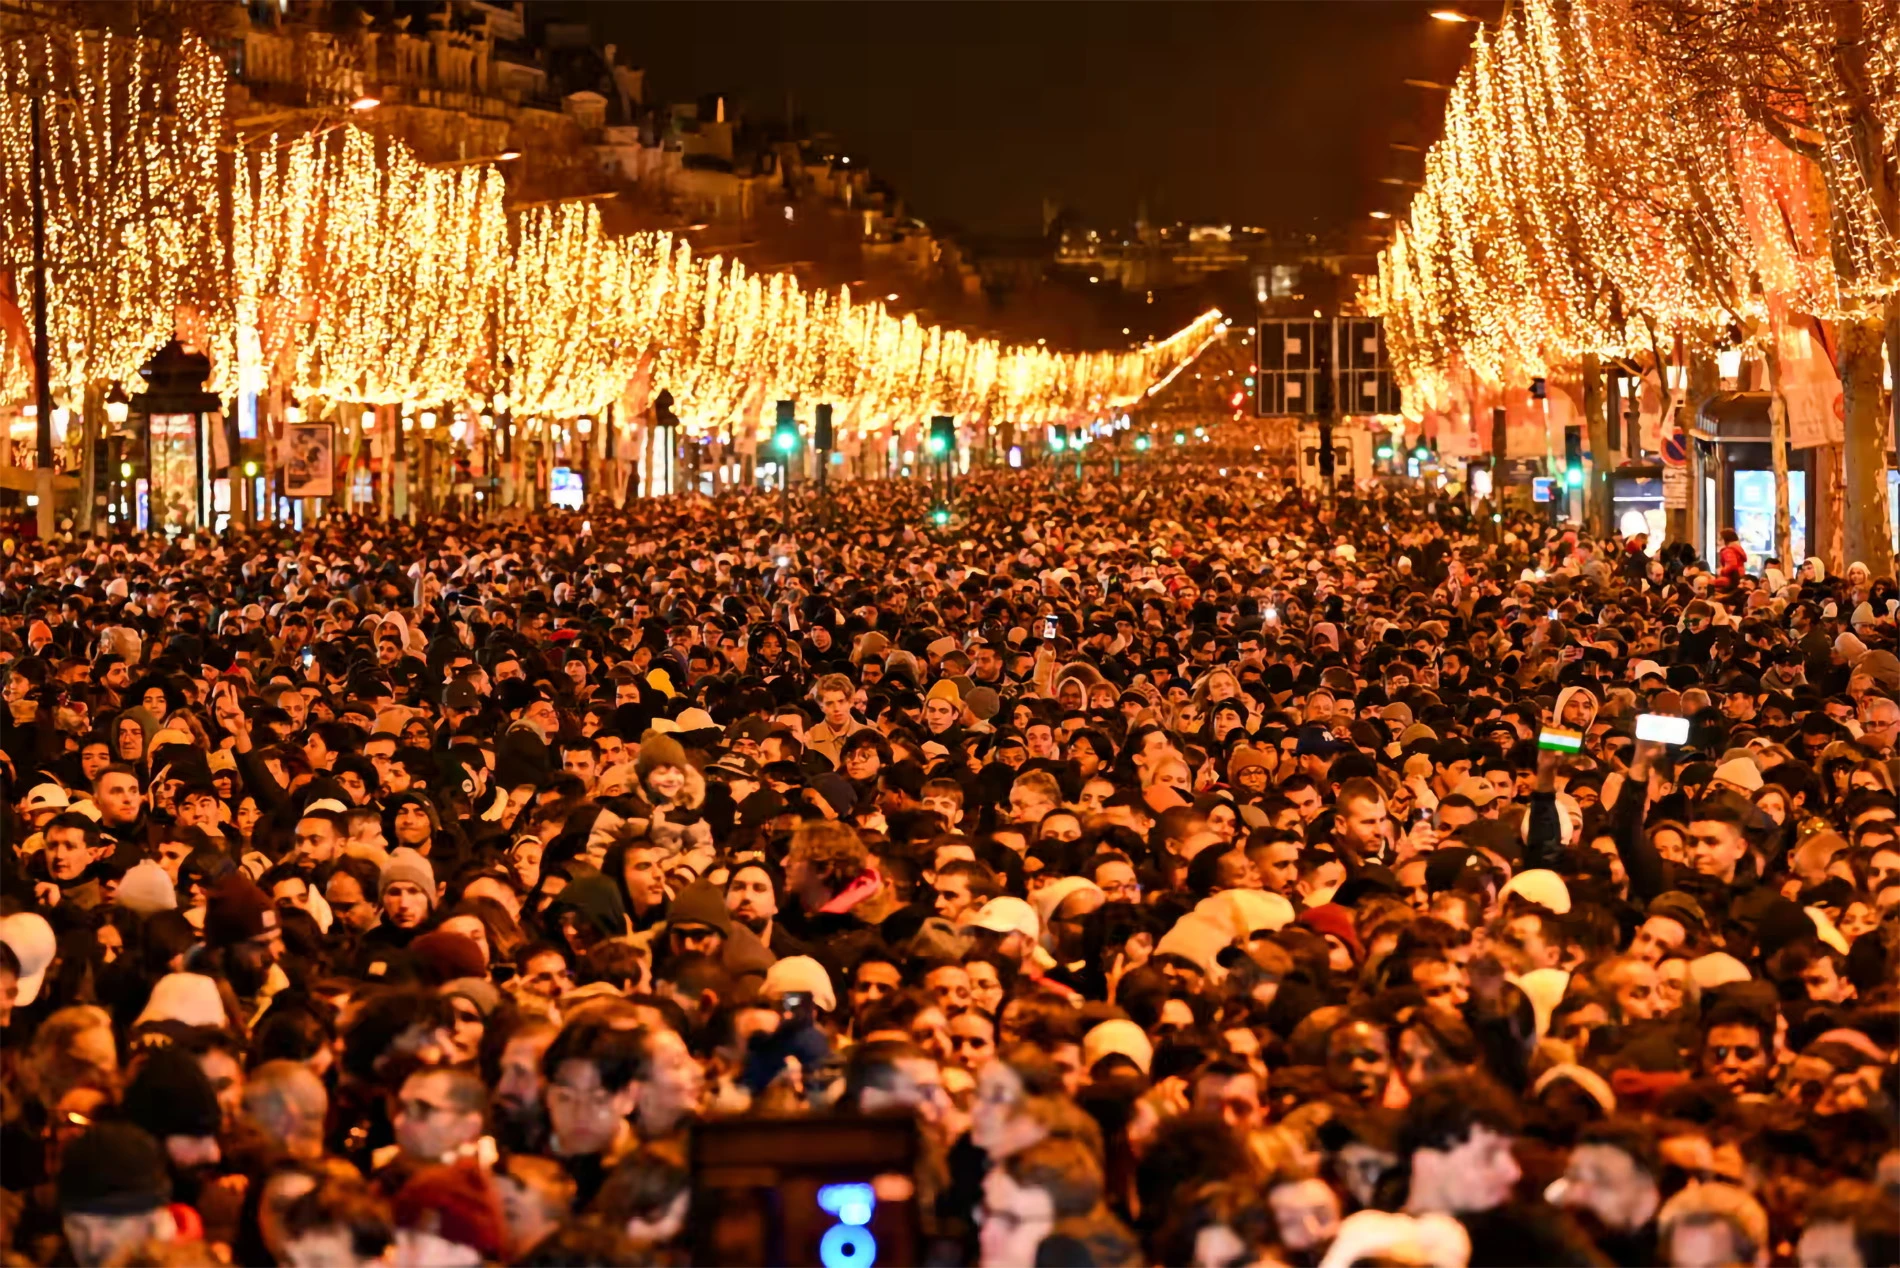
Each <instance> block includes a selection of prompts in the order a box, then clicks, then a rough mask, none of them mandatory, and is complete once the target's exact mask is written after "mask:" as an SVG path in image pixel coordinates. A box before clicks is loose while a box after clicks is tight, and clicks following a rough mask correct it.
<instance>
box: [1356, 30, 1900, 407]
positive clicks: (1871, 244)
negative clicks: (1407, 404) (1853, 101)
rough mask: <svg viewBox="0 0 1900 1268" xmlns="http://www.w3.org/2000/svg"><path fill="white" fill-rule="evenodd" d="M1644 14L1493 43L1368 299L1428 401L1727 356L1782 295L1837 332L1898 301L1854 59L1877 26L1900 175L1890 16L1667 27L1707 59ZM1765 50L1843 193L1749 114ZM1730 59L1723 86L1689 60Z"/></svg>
mask: <svg viewBox="0 0 1900 1268" xmlns="http://www.w3.org/2000/svg"><path fill="white" fill-rule="evenodd" d="M1646 3H1648V0H1527V2H1525V3H1522V4H1519V5H1516V6H1513V7H1512V9H1511V11H1510V13H1509V15H1508V16H1507V18H1506V20H1505V21H1504V22H1503V23H1502V24H1501V25H1500V26H1499V28H1498V29H1496V30H1487V31H1483V32H1481V33H1480V34H1479V36H1478V38H1477V39H1476V41H1475V42H1474V45H1473V50H1472V54H1471V58H1470V61H1469V63H1468V64H1467V66H1466V67H1465V69H1464V71H1463V72H1462V73H1461V74H1460V76H1459V78H1458V81H1457V83H1456V84H1455V85H1454V88H1453V91H1452V92H1451V94H1450V96H1449V99H1448V102H1447V107H1446V114H1445V126H1444V135H1443V138H1442V139H1441V140H1440V141H1439V142H1438V143H1437V144H1436V145H1434V146H1433V147H1432V149H1431V151H1430V153H1429V154H1428V155H1427V158H1426V164H1425V179H1424V181H1423V183H1422V186H1421V188H1420V189H1419V191H1418V193H1417V194H1416V196H1415V197H1414V199H1413V201H1412V205H1411V208H1410V210H1409V212H1408V214H1407V215H1406V217H1405V218H1404V220H1403V221H1402V222H1400V223H1399V224H1398V225H1397V226H1395V232H1394V235H1393V238H1392V241H1391V243H1390V244H1389V245H1388V247H1387V248H1386V249H1385V251H1383V252H1382V253H1381V255H1380V258H1379V265H1378V269H1377V272H1376V274H1375V275H1374V276H1373V277H1372V278H1370V279H1369V280H1368V281H1367V283H1366V284H1365V286H1364V287H1363V288H1362V293H1361V298H1362V301H1363V302H1364V303H1365V304H1366V306H1367V307H1368V309H1369V310H1370V311H1372V312H1376V313H1378V314H1381V315H1382V316H1383V317H1384V318H1385V319H1386V325H1387V337H1388V342H1389V345H1390V347H1391V349H1392V352H1393V357H1394V360H1395V361H1396V362H1397V364H1398V365H1399V367H1400V370H1401V373H1402V375H1403V376H1404V377H1405V378H1406V379H1408V380H1409V382H1410V385H1411V386H1412V387H1413V389H1414V391H1415V392H1416V393H1419V394H1422V395H1426V396H1432V395H1438V394H1442V390H1443V388H1444V387H1445V386H1446V385H1447V384H1448V383H1450V382H1452V381H1457V380H1461V379H1462V377H1463V376H1465V375H1470V376H1472V377H1473V378H1475V379H1476V380H1477V381H1478V382H1480V383H1484V384H1490V385H1493V386H1495V385H1499V384H1505V383H1522V382H1524V381H1527V380H1528V378H1529V377H1531V376H1533V375H1541V374H1550V373H1553V372H1556V371H1558V370H1560V369H1561V368H1563V367H1574V366H1575V365H1576V364H1577V361H1578V359H1579V358H1580V357H1581V356H1582V355H1584V354H1586V353H1599V354H1622V353H1626V352H1634V351H1649V350H1650V349H1651V347H1652V346H1653V341H1654V340H1655V339H1656V338H1657V336H1658V333H1659V332H1660V333H1661V334H1662V335H1663V336H1671V335H1676V334H1680V335H1683V336H1685V337H1686V338H1687V339H1688V340H1689V341H1690V342H1691V344H1692V346H1695V345H1699V346H1704V347H1706V346H1708V344H1709V343H1710V341H1711V340H1713V339H1715V338H1719V337H1720V332H1722V331H1725V330H1727V329H1728V327H1729V326H1730V324H1731V323H1734V322H1740V323H1744V324H1745V323H1747V322H1748V321H1749V320H1750V319H1752V318H1755V317H1759V316H1760V315H1762V314H1763V313H1764V312H1765V311H1766V307H1767V303H1768V300H1769V298H1770V297H1779V298H1780V299H1782V300H1783V301H1785V302H1786V303H1787V304H1788V305H1789V306H1790V307H1792V308H1794V309H1795V310H1797V311H1802V312H1807V313H1811V314H1813V315H1816V316H1821V317H1838V316H1846V315H1851V314H1852V313H1853V312H1855V311H1866V310H1867V309H1868V306H1869V305H1871V304H1874V303H1876V302H1878V301H1879V300H1880V299H1881V298H1883V297H1884V296H1886V295H1890V294H1892V293H1894V291H1895V290H1896V289H1900V249H1897V247H1896V242H1897V239H1896V231H1897V230H1900V225H1895V224H1893V223H1891V220H1892V217H1891V215H1889V214H1885V213H1883V211H1882V208H1881V206H1880V204H1879V201H1878V199H1876V198H1875V197H1874V196H1873V194H1872V192H1871V190H1870V187H1869V186H1870V182H1869V180H1868V178H1867V175H1866V171H1865V167H1864V164H1865V161H1866V159H1865V153H1864V150H1863V151H1856V150H1855V144H1856V140H1857V134H1856V133H1855V132H1854V127H1855V126H1857V125H1856V124H1855V122H1854V117H1853V113H1852V110H1851V109H1850V103H1849V101H1848V96H1849V92H1848V85H1845V84H1844V83H1843V82H1842V77H1841V75H1840V73H1839V70H1838V65H1839V63H1840V58H1839V57H1838V56H1837V54H1839V53H1840V51H1841V50H1842V49H1843V48H1844V47H1846V46H1849V45H1850V44H1851V41H1850V40H1849V34H1850V24H1849V22H1848V17H1849V16H1851V13H1852V12H1853V11H1858V12H1861V13H1862V15H1863V16H1864V18H1865V19H1866V20H1865V21H1864V22H1862V23H1861V24H1860V26H1859V27H1858V28H1852V29H1853V30H1857V31H1858V35H1857V36H1856V37H1855V38H1857V39H1858V40H1859V43H1858V44H1853V45H1852V48H1853V49H1856V50H1858V51H1859V52H1861V53H1862V54H1864V58H1863V62H1862V64H1863V66H1864V67H1865V75H1864V80H1865V82H1864V83H1861V84H1859V85H1858V86H1857V89H1858V91H1859V92H1860V93H1861V94H1862V96H1863V97H1864V96H1866V95H1867V94H1872V96H1873V98H1874V100H1875V105H1874V112H1875V117H1876V119H1877V121H1878V132H1879V140H1880V142H1881V143H1882V144H1884V145H1886V146H1887V147H1888V148H1887V150H1886V153H1887V154H1889V155H1891V154H1892V152H1893V146H1894V143H1895V141H1896V140H1897V139H1900V105H1896V104H1895V103H1896V99H1900V24H1896V23H1894V22H1892V21H1890V20H1882V19H1881V18H1880V16H1879V11H1880V9H1881V7H1882V3H1884V0H1846V3H1842V2H1840V0H1776V2H1775V3H1773V4H1752V3H1751V4H1744V3H1741V0H1678V2H1677V3H1674V4H1673V5H1671V6H1668V7H1667V9H1666V14H1667V18H1668V20H1670V21H1680V20H1683V15H1684V14H1690V15H1691V16H1692V17H1694V18H1695V19H1696V20H1697V21H1698V22H1701V23H1703V24H1704V25H1703V27H1701V28H1698V29H1701V30H1706V31H1712V32H1714V33H1715V36H1714V38H1712V41H1711V43H1710V44H1708V45H1706V46H1705V45H1700V44H1691V43H1689V42H1688V41H1685V40H1682V39H1676V40H1673V41H1672V40H1668V39H1658V38H1656V37H1655V21H1654V15H1655V13H1656V12H1658V10H1657V9H1656V8H1655V6H1651V7H1650V8H1648V9H1646V8H1645V5H1646ZM1856 5H1858V6H1859V9H1858V10H1856V9H1855V6H1856ZM1891 7H1892V6H1891V5H1890V4H1888V5H1886V8H1887V9H1888V10H1889V11H1890V10H1891ZM1751 24H1753V25H1751ZM1761 48H1765V49H1768V50H1770V51H1771V52H1773V53H1774V67H1773V71H1772V74H1773V75H1774V76H1777V77H1778V78H1777V79H1776V80H1775V81H1774V83H1773V85H1772V89H1773V93H1772V94H1771V95H1775V94H1778V95H1776V96H1775V100H1776V101H1777V102H1778V103H1779V104H1780V105H1781V107H1782V108H1783V109H1784V110H1786V111H1792V112H1794V113H1795V114H1796V115H1797V116H1798V117H1799V119H1800V120H1801V122H1802V123H1803V125H1804V127H1805V129H1806V131H1805V133H1804V136H1805V137H1806V139H1808V140H1809V141H1811V142H1812V145H1811V149H1812V156H1813V159H1814V161H1815V163H1816V164H1817V165H1818V168H1819V170H1820V173H1821V174H1822V175H1824V176H1825V177H1826V179H1825V182H1823V181H1821V180H1815V179H1808V178H1807V177H1808V175H1809V174H1810V173H1809V170H1808V169H1806V167H1805V164H1806V162H1807V160H1804V159H1798V158H1796V157H1795V155H1794V153H1793V151H1792V150H1790V149H1789V148H1788V147H1787V146H1786V145H1785V144H1783V143H1782V142H1781V141H1779V140H1777V139H1776V138H1775V137H1774V136H1772V135H1771V134H1770V133H1769V132H1768V131H1765V130H1764V126H1763V122H1762V119H1761V111H1760V110H1759V108H1755V109H1751V101H1750V99H1749V98H1748V97H1747V96H1746V95H1745V94H1746V93H1747V92H1748V91H1750V87H1749V80H1748V76H1749V75H1751V74H1753V75H1755V76H1757V78H1759V77H1760V76H1761V75H1763V74H1767V73H1769V72H1766V71H1763V70H1762V69H1761V68H1760V67H1753V66H1748V65H1744V64H1742V63H1743V62H1744V61H1745V60H1746V58H1747V57H1748V56H1761V57H1762V58H1763V60H1764V61H1767V60H1770V59H1769V58H1768V57H1767V56H1766V55H1763V54H1760V53H1757V52H1755V51H1754V50H1757V49H1761ZM1738 49H1739V50H1741V51H1740V52H1737V51H1736V50H1738ZM1718 56H1719V57H1727V58H1729V62H1724V63H1722V66H1721V68H1720V70H1719V73H1715V74H1690V73H1687V68H1686V67H1685V66H1684V64H1682V63H1681V62H1679V61H1677V60H1673V59H1676V58H1691V57H1703V58H1705V60H1708V59H1715V58H1717V57H1718ZM1731 62H1732V63H1733V64H1732V65H1731V64H1730V63H1731ZM1725 77H1726V79H1725ZM1730 85H1733V86H1730ZM1754 90H1755V91H1756V92H1757V95H1759V92H1760V89H1759V85H1758V84H1757V85H1755V86H1754ZM1841 199H1845V200H1846V202H1847V203H1848V204H1851V205H1845V206H1844V205H1839V200H1841Z"/></svg>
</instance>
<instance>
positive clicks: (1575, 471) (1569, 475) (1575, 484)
mask: <svg viewBox="0 0 1900 1268" xmlns="http://www.w3.org/2000/svg"><path fill="white" fill-rule="evenodd" d="M1564 483H1565V484H1567V485H1569V486H1570V487H1571V488H1573V489H1581V488H1582V487H1583V468H1582V467H1571V468H1570V469H1569V470H1567V471H1565V472H1564Z"/></svg>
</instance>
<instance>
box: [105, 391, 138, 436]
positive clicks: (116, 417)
mask: <svg viewBox="0 0 1900 1268" xmlns="http://www.w3.org/2000/svg"><path fill="white" fill-rule="evenodd" d="M131 413H132V402H131V401H130V400H128V399H127V398H126V395H125V389H124V388H122V387H120V386H119V384H118V382H117V381H116V380H115V381H114V382H113V384H112V386H111V387H109V388H107V389H106V421H107V422H108V423H111V424H112V430H114V431H117V430H118V429H119V428H121V427H123V426H125V420H126V418H127V417H129V416H130V415H131Z"/></svg>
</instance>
